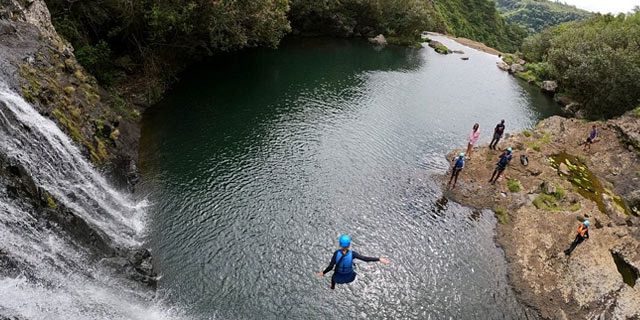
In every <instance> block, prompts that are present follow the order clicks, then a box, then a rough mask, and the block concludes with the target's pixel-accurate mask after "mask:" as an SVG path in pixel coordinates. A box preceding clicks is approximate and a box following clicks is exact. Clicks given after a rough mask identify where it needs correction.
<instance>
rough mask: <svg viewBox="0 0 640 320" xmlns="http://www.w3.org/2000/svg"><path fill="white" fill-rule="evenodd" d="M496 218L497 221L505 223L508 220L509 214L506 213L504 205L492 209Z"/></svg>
mask: <svg viewBox="0 0 640 320" xmlns="http://www.w3.org/2000/svg"><path fill="white" fill-rule="evenodd" d="M493 211H494V212H495V215H496V219H498V223H500V224H507V223H508V222H509V215H508V214H507V209H505V208H504V207H496V208H495V209H494V210H493Z"/></svg>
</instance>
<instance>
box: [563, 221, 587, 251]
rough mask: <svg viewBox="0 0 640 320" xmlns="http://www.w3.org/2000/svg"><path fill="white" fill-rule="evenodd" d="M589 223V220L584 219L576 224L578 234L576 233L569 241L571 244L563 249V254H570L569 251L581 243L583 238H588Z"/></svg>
mask: <svg viewBox="0 0 640 320" xmlns="http://www.w3.org/2000/svg"><path fill="white" fill-rule="evenodd" d="M589 225H590V222H589V220H584V221H583V222H582V223H581V224H580V225H579V226H578V234H576V238H575V239H574V240H573V242H572V243H571V246H570V247H569V248H568V249H567V250H565V251H564V254H566V255H568V256H570V255H571V252H573V250H574V249H575V248H576V247H577V246H578V245H579V244H580V243H582V242H583V241H584V240H586V239H589Z"/></svg>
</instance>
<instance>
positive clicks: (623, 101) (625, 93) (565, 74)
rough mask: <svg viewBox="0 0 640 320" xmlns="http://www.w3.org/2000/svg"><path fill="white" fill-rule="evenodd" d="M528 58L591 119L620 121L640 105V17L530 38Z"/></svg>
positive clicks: (571, 26) (607, 19)
mask: <svg viewBox="0 0 640 320" xmlns="http://www.w3.org/2000/svg"><path fill="white" fill-rule="evenodd" d="M522 54H523V56H524V58H525V59H526V60H527V61H529V62H533V63H539V64H540V65H546V66H548V68H547V69H548V70H547V71H548V72H549V73H550V74H551V76H552V77H553V78H555V79H557V80H558V83H559V85H560V86H561V88H563V89H564V90H565V91H566V92H567V93H568V94H569V95H571V96H572V97H573V98H574V99H577V100H578V101H579V102H580V103H582V105H583V106H584V109H585V110H586V111H587V112H589V114H590V115H593V116H596V117H610V116H616V115H620V114H622V113H624V112H626V111H628V110H631V109H633V108H635V107H637V106H639V105H640V81H638V79H640V11H637V12H636V13H634V14H627V15H625V14H620V15H617V16H613V15H596V16H594V17H593V18H591V19H589V20H586V21H580V22H570V23H565V24H561V25H559V26H557V27H553V28H550V29H546V30H544V31H543V32H541V33H539V34H536V35H534V36H531V37H529V38H527V39H526V40H525V41H524V44H523V45H522Z"/></svg>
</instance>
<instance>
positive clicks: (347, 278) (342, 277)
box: [333, 271, 357, 283]
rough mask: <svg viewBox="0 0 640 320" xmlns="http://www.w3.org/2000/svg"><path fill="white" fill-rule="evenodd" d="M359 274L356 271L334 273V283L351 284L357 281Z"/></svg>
mask: <svg viewBox="0 0 640 320" xmlns="http://www.w3.org/2000/svg"><path fill="white" fill-rule="evenodd" d="M356 275H357V273H356V272H355V271H354V272H352V273H337V272H336V273H334V274H333V281H334V282H335V283H350V282H353V280H355V279H356Z"/></svg>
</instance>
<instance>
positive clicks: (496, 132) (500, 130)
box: [489, 120, 505, 150]
mask: <svg viewBox="0 0 640 320" xmlns="http://www.w3.org/2000/svg"><path fill="white" fill-rule="evenodd" d="M504 128H505V127H504V120H500V123H498V125H497V126H496V128H495V129H493V140H491V143H489V149H493V150H496V146H497V145H498V141H500V138H502V135H503V134H504Z"/></svg>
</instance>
